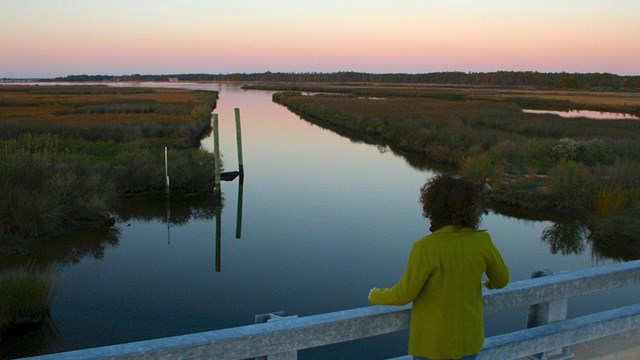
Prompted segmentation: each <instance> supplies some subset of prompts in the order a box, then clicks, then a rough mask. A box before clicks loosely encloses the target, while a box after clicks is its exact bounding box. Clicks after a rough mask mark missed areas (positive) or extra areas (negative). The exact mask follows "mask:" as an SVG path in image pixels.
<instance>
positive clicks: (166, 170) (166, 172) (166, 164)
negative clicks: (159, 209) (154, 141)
mask: <svg viewBox="0 0 640 360" xmlns="http://www.w3.org/2000/svg"><path fill="white" fill-rule="evenodd" d="M164 176H165V191H166V192H167V194H169V189H170V186H169V148H168V147H167V146H165V147H164Z"/></svg>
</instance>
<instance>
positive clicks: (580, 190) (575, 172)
mask: <svg viewBox="0 0 640 360" xmlns="http://www.w3.org/2000/svg"><path fill="white" fill-rule="evenodd" d="M547 183H548V186H549V192H550V193H551V195H552V196H554V197H556V198H557V199H558V200H559V202H560V203H561V204H562V207H565V208H571V209H580V210H587V208H588V206H587V202H588V200H589V195H590V191H591V188H592V184H593V177H592V175H591V171H590V170H589V169H588V168H587V167H586V166H585V165H584V164H582V163H578V162H574V161H566V162H561V163H558V165H556V167H554V168H553V169H551V171H550V173H549V179H548V181H547Z"/></svg>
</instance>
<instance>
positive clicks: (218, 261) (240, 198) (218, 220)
mask: <svg viewBox="0 0 640 360" xmlns="http://www.w3.org/2000/svg"><path fill="white" fill-rule="evenodd" d="M238 179H239V180H238V207H237V212H236V239H240V238H241V237H242V201H243V191H244V174H242V173H240V176H239V177H238ZM229 181H232V180H229ZM215 217H216V235H215V236H216V238H215V240H216V254H215V255H216V256H215V267H216V272H221V271H222V207H219V208H218V209H217V210H216V214H215Z"/></svg>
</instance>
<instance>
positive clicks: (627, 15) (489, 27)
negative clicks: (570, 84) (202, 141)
mask: <svg viewBox="0 0 640 360" xmlns="http://www.w3.org/2000/svg"><path fill="white" fill-rule="evenodd" d="M0 8H1V9H2V14H1V15H0V16H1V17H2V19H1V21H0V78H3V77H8V78H14V77H56V76H64V75H70V74H109V75H122V74H133V73H141V74H170V73H199V72H204V73H229V72H262V71H292V72H308V71H320V72H325V71H345V70H353V71H366V72H377V73H381V72H408V73H419V72H433V71H496V70H531V71H543V72H547V71H548V72H560V71H566V72H610V73H616V74H621V75H640V35H639V34H640V21H638V16H640V1H637V0H633V1H631V0H614V1H600V0H598V1H596V0H580V1H578V0H563V1H556V0H553V1H551V0H536V1H517V0H511V1H506V0H500V1H497V0H486V1H471V0H468V1H456V0H446V1H445V0H442V1H439V0H431V1H430V0H420V1H418V0H405V1H401V2H399V1H395V2H394V1H382V0H378V1H368V2H364V1H353V0H342V1H337V0H328V1H316V0H310V1H289V0H273V1H269V2H267V1H258V0H252V1H249V0H237V1H228V2H215V1H206V0H185V1H180V2H177V1H169V0H137V1H124V0H113V1H94V0H84V1H80V0H61V1H56V2H51V1H38V0H22V1H9V0H0Z"/></svg>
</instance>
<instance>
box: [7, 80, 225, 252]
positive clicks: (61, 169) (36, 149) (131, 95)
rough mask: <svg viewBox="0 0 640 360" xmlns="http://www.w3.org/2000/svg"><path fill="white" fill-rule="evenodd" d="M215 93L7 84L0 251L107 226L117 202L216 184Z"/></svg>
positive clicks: (199, 188)
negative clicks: (208, 139)
mask: <svg viewBox="0 0 640 360" xmlns="http://www.w3.org/2000/svg"><path fill="white" fill-rule="evenodd" d="M215 97H216V94H215V93H211V92H193V91H182V90H154V89H141V88H109V87H104V86H50V87H49V86H0V244H2V243H3V242H4V243H11V242H18V243H22V242H24V241H25V240H28V239H37V238H42V237H44V236H49V235H55V234H61V233H69V232H74V231H77V230H79V229H86V228H96V227H100V226H104V225H108V224H109V221H110V218H109V216H108V212H109V210H110V209H112V208H113V206H114V204H115V202H116V201H117V199H118V197H119V196H122V195H124V194H134V193H150V192H161V191H163V190H164V184H165V175H164V172H165V169H164V147H165V146H167V147H169V148H170V153H169V156H170V161H169V175H170V177H171V185H172V191H174V192H194V191H201V190H203V189H206V188H208V187H210V185H211V184H212V182H213V167H214V159H213V155H212V154H209V153H207V152H205V151H202V150H200V149H199V140H200V138H201V137H202V136H203V135H204V134H205V133H206V132H207V131H209V130H210V111H211V109H212V108H213V107H214V104H215Z"/></svg>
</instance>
